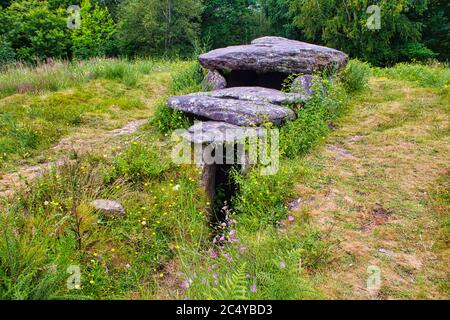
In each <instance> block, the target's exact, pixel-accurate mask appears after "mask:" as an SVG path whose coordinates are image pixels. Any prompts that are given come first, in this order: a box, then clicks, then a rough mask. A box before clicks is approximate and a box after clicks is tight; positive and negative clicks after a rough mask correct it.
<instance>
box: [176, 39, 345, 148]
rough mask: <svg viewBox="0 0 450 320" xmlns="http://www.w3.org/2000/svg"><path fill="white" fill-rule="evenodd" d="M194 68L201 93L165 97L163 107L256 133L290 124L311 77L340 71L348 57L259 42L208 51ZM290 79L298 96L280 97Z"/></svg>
mask: <svg viewBox="0 0 450 320" xmlns="http://www.w3.org/2000/svg"><path fill="white" fill-rule="evenodd" d="M199 62H200V64H201V65H202V66H203V67H204V68H205V69H207V70H208V74H207V75H206V77H205V79H204V81H203V88H204V91H203V92H197V93H192V94H188V95H184V96H177V97H170V98H169V99H168V107H169V108H171V109H174V110H178V111H181V112H184V113H186V114H189V115H190V116H192V117H193V118H195V119H197V120H201V121H212V122H222V123H228V124H231V125H235V126H241V127H258V126H260V125H262V124H263V123H267V122H270V123H272V124H273V125H275V126H280V125H282V124H283V123H284V122H286V121H290V120H294V119H295V113H294V111H293V110H292V108H290V106H292V105H295V104H301V103H305V102H306V101H307V100H308V99H309V97H310V95H311V93H312V90H311V82H312V75H313V74H315V73H318V72H322V71H324V70H334V71H339V70H341V69H342V68H344V67H345V66H346V65H347V63H348V56H347V55H346V54H345V53H343V52H341V51H338V50H335V49H331V48H327V47H322V46H317V45H313V44H309V43H305V42H300V41H294V40H289V39H285V38H281V37H263V38H259V39H256V40H254V41H252V42H251V44H249V45H241V46H231V47H227V48H222V49H216V50H212V51H210V52H208V53H205V54H202V55H200V57H199ZM292 75H298V78H297V79H295V80H294V81H293V87H301V89H302V90H292V92H290V93H285V92H282V91H281V87H282V85H283V82H284V80H285V79H286V78H288V77H289V76H292ZM209 127H211V125H209ZM214 130H215V132H217V130H220V127H219V129H218V128H215V129H214ZM205 134H206V135H207V136H209V137H208V138H207V139H205V140H211V139H210V134H207V132H205ZM196 142H198V141H196Z"/></svg>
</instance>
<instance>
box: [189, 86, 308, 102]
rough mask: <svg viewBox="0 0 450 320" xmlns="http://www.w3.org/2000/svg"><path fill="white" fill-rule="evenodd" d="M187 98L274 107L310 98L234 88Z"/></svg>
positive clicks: (195, 94)
mask: <svg viewBox="0 0 450 320" xmlns="http://www.w3.org/2000/svg"><path fill="white" fill-rule="evenodd" d="M189 96H208V97H213V98H220V99H238V100H245V101H255V102H267V103H272V104H276V105H282V104H285V103H287V104H292V103H303V102H306V101H307V100H308V99H309V98H310V96H309V95H307V94H297V93H284V92H281V91H279V90H276V89H269V88H263V87H234V88H227V89H220V90H214V91H210V92H197V93H192V94H189Z"/></svg>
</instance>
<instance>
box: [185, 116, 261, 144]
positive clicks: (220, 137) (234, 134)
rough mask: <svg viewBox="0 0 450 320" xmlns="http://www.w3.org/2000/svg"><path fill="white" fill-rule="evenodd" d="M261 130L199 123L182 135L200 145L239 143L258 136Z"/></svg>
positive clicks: (220, 123) (211, 122) (225, 124)
mask: <svg viewBox="0 0 450 320" xmlns="http://www.w3.org/2000/svg"><path fill="white" fill-rule="evenodd" d="M259 132H260V129H259V128H248V127H247V128H246V127H239V126H236V125H233V124H229V123H226V122H216V121H206V122H197V123H196V124H194V125H193V126H192V127H190V128H189V129H187V130H186V132H185V133H183V134H181V136H182V137H183V138H185V139H186V140H188V141H190V142H193V143H198V144H210V143H222V142H239V141H242V140H243V139H245V138H248V137H254V136H258V135H259Z"/></svg>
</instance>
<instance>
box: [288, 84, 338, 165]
mask: <svg viewBox="0 0 450 320" xmlns="http://www.w3.org/2000/svg"><path fill="white" fill-rule="evenodd" d="M312 88H313V90H314V91H315V93H314V94H313V95H312V97H311V99H310V100H309V101H308V102H307V103H306V104H305V106H304V107H302V108H299V109H298V110H297V119H296V120H294V121H291V122H287V123H286V124H285V125H284V126H282V127H281V129H280V153H281V155H282V156H285V157H288V158H291V159H292V158H295V157H298V156H302V155H304V154H306V153H307V152H308V151H310V149H311V148H312V147H314V146H315V145H316V144H317V143H318V142H319V141H321V140H322V138H323V137H324V136H325V135H326V134H327V133H328V131H329V122H330V121H332V120H333V119H334V118H336V117H337V116H339V115H340V114H341V113H342V111H343V109H344V103H345V101H346V96H345V92H344V91H343V90H342V89H341V87H340V86H339V84H338V83H336V82H334V81H330V80H327V79H320V78H318V77H315V78H314V80H313V86H312Z"/></svg>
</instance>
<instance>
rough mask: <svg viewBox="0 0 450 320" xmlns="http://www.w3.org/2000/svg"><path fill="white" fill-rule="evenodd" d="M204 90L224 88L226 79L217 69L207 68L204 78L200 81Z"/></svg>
mask: <svg viewBox="0 0 450 320" xmlns="http://www.w3.org/2000/svg"><path fill="white" fill-rule="evenodd" d="M202 86H203V90H204V91H214V90H220V89H225V88H226V87H227V80H226V79H225V77H224V76H223V75H221V74H220V72H219V71H217V70H209V71H208V74H207V75H206V77H205V79H203V82H202Z"/></svg>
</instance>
